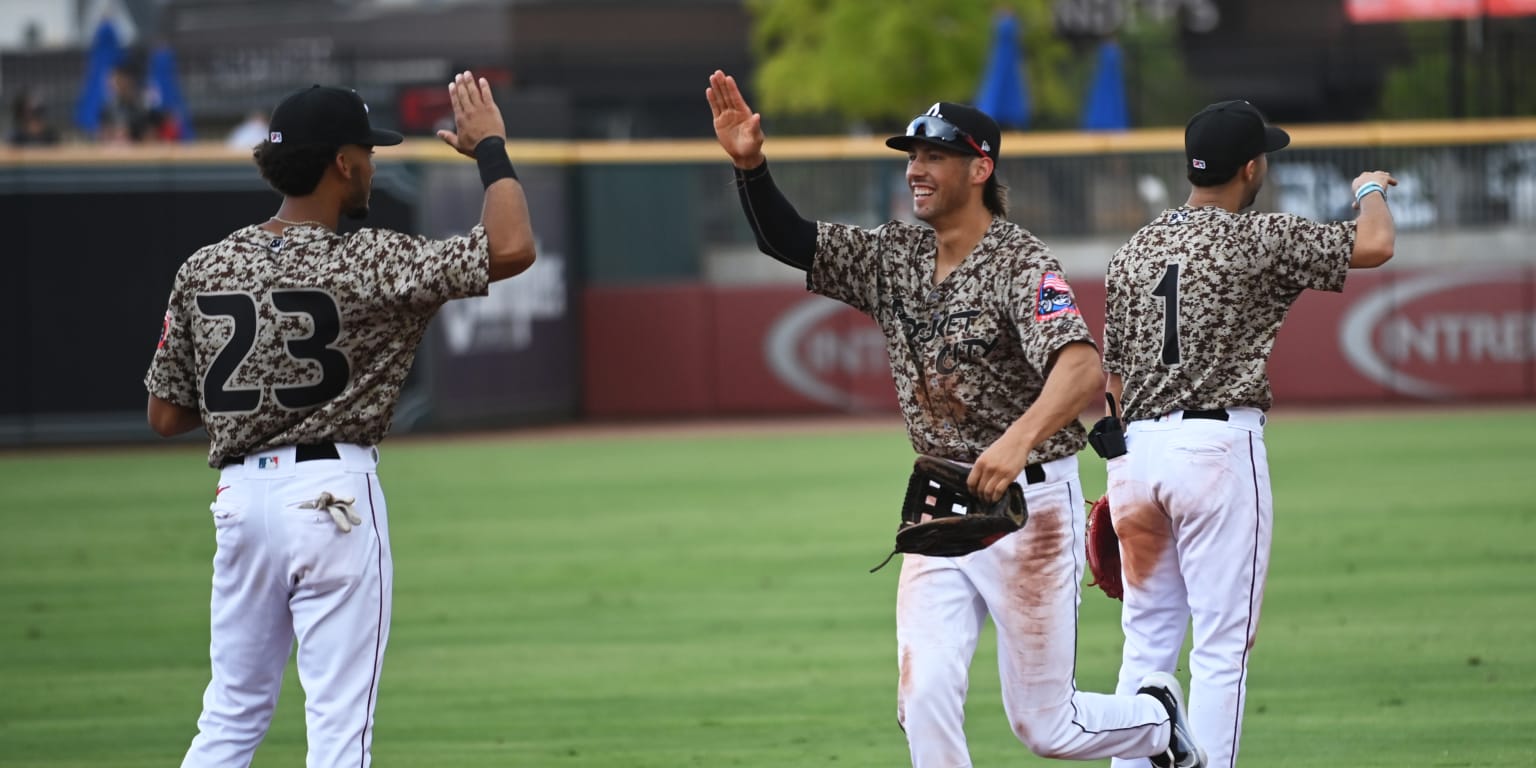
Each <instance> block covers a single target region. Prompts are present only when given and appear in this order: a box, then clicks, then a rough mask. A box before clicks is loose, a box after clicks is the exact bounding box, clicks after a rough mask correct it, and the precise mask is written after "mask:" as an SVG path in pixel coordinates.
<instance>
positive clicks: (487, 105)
mask: <svg viewBox="0 0 1536 768" xmlns="http://www.w3.org/2000/svg"><path fill="white" fill-rule="evenodd" d="M448 100H449V101H451V102H453V122H454V127H455V128H457V129H458V130H457V131H448V130H442V131H438V132H437V137H438V138H439V139H442V140H443V143H445V144H447V145H448V146H450V147H453V148H454V149H455V150H458V152H459V154H461V155H464V156H465V157H474V156H475V145H476V144H479V143H480V141H481V140H482V139H485V138H488V137H491V136H499V137H501V138H503V139H505V138H506V137H507V126H506V123H505V122H503V121H502V118H501V110H500V109H497V107H496V100H495V99H493V98H491V84H490V83H488V82H486V80H485V78H483V77H482V78H480V79H479V80H476V79H475V77H474V75H472V74H470V73H469V71H468V70H466V71H464V72H460V73H459V74H457V75H454V76H453V82H451V83H449V84H448Z"/></svg>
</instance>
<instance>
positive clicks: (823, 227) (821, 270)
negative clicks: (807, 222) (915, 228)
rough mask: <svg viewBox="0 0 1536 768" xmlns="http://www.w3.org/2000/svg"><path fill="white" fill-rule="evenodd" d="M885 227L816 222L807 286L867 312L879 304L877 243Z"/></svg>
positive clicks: (878, 250) (806, 279)
mask: <svg viewBox="0 0 1536 768" xmlns="http://www.w3.org/2000/svg"><path fill="white" fill-rule="evenodd" d="M884 231H885V227H880V228H878V229H861V228H859V227H855V226H851V225H848V224H830V223H827V222H825V221H822V222H817V224H816V257H815V258H814V259H813V260H812V261H811V269H810V271H809V272H808V273H807V274H806V278H805V283H806V287H807V288H809V289H810V290H811V291H812V292H814V293H819V294H821V295H822V296H826V297H827V298H830V299H837V300H838V301H841V302H843V303H844V304H847V305H848V306H850V307H853V308H854V309H857V310H859V311H860V312H863V313H864V314H866V315H874V314H875V311H876V309H877V308H878V307H879V306H880V285H879V282H880V280H879V273H880V243H881V240H882V239H883V238H882V235H883V233H884Z"/></svg>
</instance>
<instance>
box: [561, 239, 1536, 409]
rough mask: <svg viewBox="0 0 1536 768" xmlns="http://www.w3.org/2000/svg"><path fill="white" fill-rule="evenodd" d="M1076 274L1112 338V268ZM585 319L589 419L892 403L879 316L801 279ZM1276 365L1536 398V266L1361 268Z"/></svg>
mask: <svg viewBox="0 0 1536 768" xmlns="http://www.w3.org/2000/svg"><path fill="white" fill-rule="evenodd" d="M1073 288H1074V291H1075V292H1076V294H1077V298H1078V301H1079V304H1080V305H1081V307H1082V309H1083V314H1084V316H1085V317H1086V318H1087V319H1088V323H1089V326H1090V328H1091V329H1092V330H1093V333H1094V335H1095V337H1096V338H1102V337H1101V336H1100V334H1101V333H1102V330H1103V326H1102V318H1103V313H1104V282H1103V280H1102V279H1101V278H1099V279H1087V280H1078V281H1075V282H1074V285H1073ZM582 324H583V326H584V327H585V328H586V335H585V349H584V355H583V356H584V358H585V359H586V361H587V363H586V372H585V375H584V387H585V392H586V395H585V399H584V407H583V411H584V412H585V413H586V414H588V415H589V416H591V417H596V418H634V417H666V416H709V415H718V414H743V413H756V414H762V413H818V412H819V413H838V412H860V411H894V410H896V398H895V395H894V392H893V391H892V387H891V384H890V365H889V363H888V361H887V358H886V354H885V339H884V336H883V335H882V334H881V332H880V329H879V328H878V327H877V326H876V325H875V323H874V321H872V320H870V319H869V318H867V317H865V316H864V315H862V314H859V313H858V312H855V311H854V310H852V309H848V308H847V307H845V306H843V305H841V304H839V303H837V302H834V301H831V300H828V299H823V298H820V297H817V296H813V295H810V294H808V293H806V292H805V291H804V290H803V289H801V288H797V287H792V286H782V287H780V286H776V287H715V286H709V285H704V284H698V283H695V284H689V285H669V286H650V287H615V288H589V289H588V291H587V300H586V302H585V305H584V311H583V317H582ZM643 369H648V373H647V374H646V375H644V376H634V375H632V373H633V372H634V371H636V370H643ZM1270 377H1271V380H1272V382H1273V385H1274V391H1275V398H1276V401H1277V402H1279V403H1291V404H1314V405H1315V404H1325V403H1398V404H1410V403H1439V402H1452V401H1468V400H1536V267H1533V266H1529V265H1527V266H1508V265H1500V266H1494V267H1488V268H1467V269H1458V270H1449V269H1435V270H1382V271H1377V272H1357V273H1355V274H1352V275H1351V276H1350V278H1349V280H1348V282H1347V284H1346V286H1345V290H1344V292H1343V293H1342V294H1324V293H1317V292H1313V291H1309V292H1307V293H1305V294H1303V295H1302V297H1301V298H1300V299H1299V300H1297V302H1296V304H1295V306H1294V307H1293V308H1292V311H1291V314H1290V317H1289V319H1288V320H1287V322H1286V324H1285V325H1284V326H1283V328H1282V330H1281V332H1280V335H1279V337H1278V338H1277V339H1276V342H1275V351H1274V355H1273V356H1272V358H1271V360H1270Z"/></svg>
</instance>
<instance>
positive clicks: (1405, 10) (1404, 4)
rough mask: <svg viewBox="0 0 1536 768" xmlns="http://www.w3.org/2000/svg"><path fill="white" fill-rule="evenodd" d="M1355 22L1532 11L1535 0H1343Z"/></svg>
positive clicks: (1521, 14) (1469, 17)
mask: <svg viewBox="0 0 1536 768" xmlns="http://www.w3.org/2000/svg"><path fill="white" fill-rule="evenodd" d="M1344 11H1345V13H1346V14H1347V15H1348V16H1349V20H1350V21H1353V22H1355V23H1356V24H1369V23H1374V22H1390V21H1429V20H1432V19H1472V18H1477V17H1479V16H1484V15H1487V16H1531V15H1536V0H1344Z"/></svg>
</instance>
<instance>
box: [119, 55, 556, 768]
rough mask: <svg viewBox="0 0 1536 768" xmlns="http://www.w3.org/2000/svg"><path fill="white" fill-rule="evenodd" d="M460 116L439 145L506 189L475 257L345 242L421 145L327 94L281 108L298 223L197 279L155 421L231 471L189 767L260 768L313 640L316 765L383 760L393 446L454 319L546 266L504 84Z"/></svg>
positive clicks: (404, 245) (215, 250) (195, 263)
mask: <svg viewBox="0 0 1536 768" xmlns="http://www.w3.org/2000/svg"><path fill="white" fill-rule="evenodd" d="M449 95H450V99H451V101H452V102H453V109H454V118H455V120H456V122H457V132H452V131H442V132H440V133H439V136H440V138H442V139H443V141H444V142H446V143H447V144H449V145H450V146H452V147H453V148H455V149H456V150H458V151H459V152H461V153H462V154H465V155H467V156H470V157H474V158H475V159H476V162H477V163H478V164H479V166H480V177H481V180H482V182H484V184H485V187H486V190H485V203H484V208H483V210H482V219H481V220H482V223H481V224H480V225H477V226H476V227H474V229H473V230H472V231H471V232H470V233H469V234H468V235H467V236H460V237H453V238H449V239H447V240H430V239H427V238H424V237H416V236H412V235H405V234H400V233H397V232H390V231H387V230H375V229H363V230H361V231H359V232H356V233H354V234H350V235H343V234H340V233H338V232H337V231H336V226H337V224H338V222H339V220H340V219H341V217H342V216H343V215H345V216H348V217H351V218H361V217H362V216H364V215H366V213H367V211H368V198H369V192H370V186H371V182H372V180H373V148H374V147H375V146H382V145H390V144H399V143H400V142H401V138H402V137H401V136H400V134H398V133H394V132H391V131H381V130H377V129H375V128H373V127H371V126H370V125H369V121H368V111H367V107H366V106H365V105H364V104H363V100H362V99H361V98H359V97H358V95H357V93H355V92H353V91H351V90H346V89H342V88H328V87H321V86H318V85H317V86H314V87H313V88H307V89H304V90H302V91H299V92H297V93H295V94H293V95H291V96H289V97H288V98H286V99H284V100H283V102H282V103H281V104H279V105H278V107H277V109H276V110H274V111H273V113H272V122H271V131H270V134H269V136H268V140H267V141H264V142H262V143H261V145H259V146H258V147H257V148H256V151H255V156H256V164H257V166H258V168H259V169H260V171H261V175H262V177H263V178H264V179H266V180H267V182H268V183H269V184H271V185H272V186H273V188H275V189H276V190H277V191H278V192H280V193H282V195H283V203H282V206H281V207H280V208H279V209H278V212H277V214H276V215H274V216H272V217H271V218H270V219H268V220H267V221H265V222H263V223H260V224H257V225H254V226H249V227H245V228H242V229H240V230H237V231H236V232H234V233H233V234H231V235H229V236H228V237H226V238H225V239H224V240H222V241H220V242H218V243H216V244H214V245H211V246H208V247H205V248H203V249H201V250H199V251H198V252H197V253H195V254H193V255H192V257H191V258H189V259H188V260H187V261H186V263H185V264H183V265H182V267H181V269H180V271H179V272H178V273H177V275H176V283H175V287H174V288H173V290H172V292H171V299H170V308H169V310H168V311H167V312H166V316H165V324H164V329H163V332H162V337H161V340H160V346H159V348H158V349H157V350H156V351H155V355H154V361H153V363H152V364H151V366H150V369H149V373H148V375H147V376H146V377H145V385H146V387H147V388H148V390H149V422H150V425H151V426H152V427H153V428H154V429H155V431H156V432H158V433H160V434H161V435H165V436H170V435H175V434H179V433H182V432H186V431H188V430H191V429H194V428H196V427H198V426H200V425H201V426H205V427H207V429H208V436H209V452H208V463H209V464H210V465H211V466H213V467H214V468H216V469H218V470H219V484H218V489H217V493H216V495H215V500H214V502H213V506H212V508H211V509H212V512H213V526H214V530H215V534H214V536H215V540H216V543H217V551H216V553H215V555H214V559H213V597H212V606H211V622H210V624H211V626H210V631H211V640H210V643H209V655H210V658H211V661H212V668H213V675H212V679H211V681H210V682H209V683H208V688H207V690H206V692H205V693H204V694H203V712H202V716H201V717H199V718H198V721H197V728H198V733H197V736H196V737H194V738H193V740H192V745H191V747H190V749H188V751H187V754H186V758H185V760H184V762H183V763H182V765H183V766H184V767H185V768H210V767H217V768H225V767H226V766H228V767H231V768H235V767H240V766H247V765H249V764H250V762H251V756H252V754H253V753H254V752H255V750H256V747H257V746H258V745H259V744H260V743H261V740H262V738H263V737H264V736H265V735H266V732H267V726H268V724H269V723H270V722H271V718H272V711H273V708H274V707H275V706H276V704H277V696H278V690H279V688H280V687H281V686H282V680H283V670H284V668H285V667H286V666H287V663H288V656H289V654H290V653H291V652H292V649H293V645H294V641H295V639H297V641H298V669H299V679H300V680H301V681H302V682H303V685H304V692H305V716H306V721H307V724H308V737H309V756H308V763H307V764H308V765H309V766H310V768H331V767H333V766H367V765H369V764H370V761H371V759H372V741H373V728H372V725H373V715H374V704H375V702H376V700H377V696H378V683H379V673H380V670H381V669H382V666H383V663H384V649H385V646H386V644H387V643H388V640H389V623H390V596H391V590H392V584H393V580H394V571H393V564H392V561H391V559H390V546H389V527H388V518H387V515H386V513H385V504H384V492H383V490H382V489H381V488H380V486H379V482H378V477H377V475H376V473H375V468H376V466H377V463H378V457H379V453H378V449H377V448H376V447H375V445H376V444H377V443H378V442H379V441H380V440H382V439H383V438H384V435H385V433H386V432H387V431H388V429H389V423H390V417H391V415H392V413H393V411H394V408H395V403H396V401H397V400H398V399H399V396H400V386H401V383H402V382H403V381H404V380H405V376H406V373H407V372H408V371H409V370H410V368H411V361H412V359H413V358H414V356H415V353H416V346H417V345H418V344H419V343H420V341H421V337H422V334H423V333H424V332H425V331H426V328H427V323H428V321H429V320H431V318H432V316H433V314H435V313H436V312H437V310H438V308H439V307H441V306H442V305H443V303H444V302H446V301H448V300H450V299H456V298H460V297H466V296H478V295H484V294H485V293H486V290H487V285H488V283H489V282H490V281H494V280H500V279H503V278H507V277H511V276H513V275H516V274H518V273H520V272H522V271H523V270H525V269H527V268H528V267H529V266H530V265H531V264H532V263H533V260H534V240H533V232H532V230H531V228H530V226H529V219H528V206H527V203H526V201H525V200H524V197H523V191H522V187H521V186H520V185H519V184H518V182H517V180H516V179H517V177H516V174H515V173H514V172H513V170H512V164H511V162H510V161H509V160H508V158H507V153H506V149H505V139H504V137H505V129H504V128H503V123H502V117H501V113H500V112H499V111H498V110H497V109H496V104H495V102H494V101H492V99H491V92H490V87H489V85H488V84H487V83H486V81H485V80H483V79H482V80H479V81H476V80H475V79H474V78H473V77H472V76H471V75H470V73H468V72H465V73H462V74H460V75H458V76H457V77H455V79H454V82H453V84H452V85H450V86H449Z"/></svg>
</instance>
